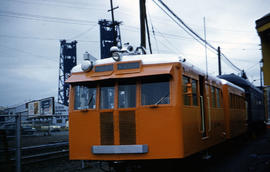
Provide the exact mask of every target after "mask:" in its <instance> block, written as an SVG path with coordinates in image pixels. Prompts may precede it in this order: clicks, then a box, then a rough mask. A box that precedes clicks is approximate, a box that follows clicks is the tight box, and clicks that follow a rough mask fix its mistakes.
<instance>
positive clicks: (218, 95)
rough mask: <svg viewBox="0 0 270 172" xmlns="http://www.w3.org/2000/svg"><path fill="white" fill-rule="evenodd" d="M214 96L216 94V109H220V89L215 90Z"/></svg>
mask: <svg viewBox="0 0 270 172" xmlns="http://www.w3.org/2000/svg"><path fill="white" fill-rule="evenodd" d="M216 94H217V108H220V107H221V105H220V89H219V88H216Z"/></svg>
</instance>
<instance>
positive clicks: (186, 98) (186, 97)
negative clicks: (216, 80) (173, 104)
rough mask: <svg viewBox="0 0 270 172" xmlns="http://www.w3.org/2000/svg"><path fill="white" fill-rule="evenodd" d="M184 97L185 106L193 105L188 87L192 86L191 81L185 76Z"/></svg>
mask: <svg viewBox="0 0 270 172" xmlns="http://www.w3.org/2000/svg"><path fill="white" fill-rule="evenodd" d="M182 83H183V85H182V87H183V95H184V105H191V99H190V95H189V94H190V91H189V88H188V86H189V85H190V79H189V77H187V76H183V81H182Z"/></svg>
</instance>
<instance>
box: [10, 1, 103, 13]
mask: <svg viewBox="0 0 270 172" xmlns="http://www.w3.org/2000/svg"><path fill="white" fill-rule="evenodd" d="M8 2H15V3H23V4H30V5H46V6H54V7H65V8H73V9H86V10H102V11H104V10H105V9H103V8H96V7H93V8H91V7H85V6H77V2H76V5H75V6H74V3H73V4H70V3H59V2H58V1H57V2H49V1H40V2H37V1H30V2H29V0H28V1H23V0H12V1H8ZM48 2H49V3H48ZM67 4H68V5H67Z"/></svg>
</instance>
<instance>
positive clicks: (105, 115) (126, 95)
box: [100, 80, 136, 145]
mask: <svg viewBox="0 0 270 172" xmlns="http://www.w3.org/2000/svg"><path fill="white" fill-rule="evenodd" d="M135 109H136V81H135V80H125V81H124V82H121V81H117V82H104V83H102V84H100V135H101V145H114V144H116V145H119V144H120V145H130V144H136V128H135V126H136V125H135Z"/></svg>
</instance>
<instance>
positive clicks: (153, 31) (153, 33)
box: [146, 6, 159, 53]
mask: <svg viewBox="0 0 270 172" xmlns="http://www.w3.org/2000/svg"><path fill="white" fill-rule="evenodd" d="M146 8H148V7H147V6H146ZM146 11H147V16H148V17H149V20H150V24H151V29H152V35H153V37H154V39H155V42H156V47H157V52H158V53H159V48H158V42H157V38H156V34H155V29H154V26H153V23H152V19H151V16H150V14H149V12H148V10H146Z"/></svg>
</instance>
